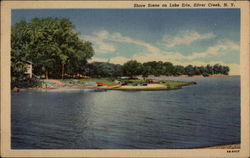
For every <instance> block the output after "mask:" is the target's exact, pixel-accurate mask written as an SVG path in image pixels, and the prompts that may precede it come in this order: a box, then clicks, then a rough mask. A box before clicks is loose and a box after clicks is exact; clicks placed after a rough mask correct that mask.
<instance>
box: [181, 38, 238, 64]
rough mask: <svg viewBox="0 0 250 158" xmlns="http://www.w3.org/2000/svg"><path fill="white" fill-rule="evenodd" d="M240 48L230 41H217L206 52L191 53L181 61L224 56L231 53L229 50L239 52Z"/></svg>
mask: <svg viewBox="0 0 250 158" xmlns="http://www.w3.org/2000/svg"><path fill="white" fill-rule="evenodd" d="M239 49H240V46H239V45H238V44H236V43H234V42H233V41H231V40H225V39H224V40H220V41H218V42H217V43H216V44H215V45H213V46H210V47H208V48H207V50H206V51H204V52H199V53H193V54H192V55H190V56H186V57H185V56H184V57H183V59H187V60H193V59H197V58H205V57H208V56H215V55H217V56H222V55H224V54H225V53H226V52H228V51H231V50H237V51H239Z"/></svg>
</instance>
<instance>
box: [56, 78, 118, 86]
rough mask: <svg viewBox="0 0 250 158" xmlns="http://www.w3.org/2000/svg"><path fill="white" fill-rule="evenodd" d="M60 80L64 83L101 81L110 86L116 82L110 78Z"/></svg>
mask: <svg viewBox="0 0 250 158" xmlns="http://www.w3.org/2000/svg"><path fill="white" fill-rule="evenodd" d="M60 81H61V82H63V83H72V84H81V83H87V82H101V83H105V84H107V85H109V86H112V85H115V84H116V83H115V82H113V81H112V79H110V78H86V79H63V80H60Z"/></svg>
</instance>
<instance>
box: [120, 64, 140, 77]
mask: <svg viewBox="0 0 250 158" xmlns="http://www.w3.org/2000/svg"><path fill="white" fill-rule="evenodd" d="M141 71H142V64H141V63H139V62H137V61H136V60H130V61H128V62H126V63H125V64H124V65H123V73H124V75H126V76H130V77H133V76H135V75H141Z"/></svg>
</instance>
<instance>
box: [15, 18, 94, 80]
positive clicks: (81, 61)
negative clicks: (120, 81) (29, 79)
mask: <svg viewBox="0 0 250 158" xmlns="http://www.w3.org/2000/svg"><path fill="white" fill-rule="evenodd" d="M11 45H12V54H11V55H12V57H13V58H15V59H13V61H14V60H18V61H19V59H18V56H20V52H21V54H22V56H23V57H22V58H23V60H29V61H32V62H33V63H34V72H35V73H37V75H42V74H44V76H45V77H46V78H49V75H52V76H53V77H56V78H59V77H61V78H63V77H64V74H65V73H69V74H77V73H81V71H82V67H84V66H85V64H86V63H87V59H89V58H91V57H92V56H93V55H94V50H93V48H92V45H91V43H90V42H86V41H82V40H81V39H80V38H79V34H78V33H77V32H75V30H74V26H73V25H72V23H71V22H70V21H69V20H68V19H60V18H44V19H38V18H35V19H32V20H31V21H30V22H25V21H21V22H19V23H17V24H15V25H14V26H13V27H12V32H11ZM18 54H19V55H18ZM12 65H13V68H15V66H14V65H15V63H14V62H12ZM13 71H15V70H13Z"/></svg>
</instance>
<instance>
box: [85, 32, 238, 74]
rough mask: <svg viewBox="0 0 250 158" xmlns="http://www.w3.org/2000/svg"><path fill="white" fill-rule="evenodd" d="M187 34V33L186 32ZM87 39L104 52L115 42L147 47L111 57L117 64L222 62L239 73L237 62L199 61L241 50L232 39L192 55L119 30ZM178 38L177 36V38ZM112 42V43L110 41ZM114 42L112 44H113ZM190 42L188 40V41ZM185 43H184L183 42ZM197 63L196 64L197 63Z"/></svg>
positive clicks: (220, 41) (100, 51) (93, 59)
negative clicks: (127, 55) (166, 48)
mask: <svg viewBox="0 0 250 158" xmlns="http://www.w3.org/2000/svg"><path fill="white" fill-rule="evenodd" d="M185 35H187V33H186V34H185ZM212 36H214V35H213V34H198V33H197V34H196V35H195V37H193V39H191V41H192V40H193V41H194V39H196V40H197V39H205V38H212ZM84 38H85V39H87V40H90V41H92V42H93V43H94V44H96V45H97V47H98V50H96V52H97V53H104V52H115V51H116V48H115V46H114V42H117V43H130V44H134V45H137V46H142V47H144V48H145V49H146V51H145V52H135V54H134V55H133V56H132V58H126V57H123V56H122V55H121V56H116V57H112V58H110V61H109V62H111V63H116V64H123V63H125V62H126V61H128V60H131V59H136V60H137V61H139V62H147V61H153V60H155V61H171V62H173V63H178V61H180V60H181V61H186V62H181V63H180V64H181V65H185V63H186V64H193V65H197V64H198V65H207V64H216V63H221V64H223V65H228V66H229V67H230V69H231V71H230V74H239V65H237V64H225V63H223V62H220V61H218V62H200V61H197V60H198V59H202V58H206V57H211V56H218V57H223V55H225V54H226V53H227V52H229V51H232V50H234V51H235V52H239V49H240V46H239V44H237V43H235V42H233V41H231V40H227V39H224V40H219V41H217V43H216V44H215V45H213V46H210V47H208V48H207V49H206V50H205V51H203V52H195V53H193V54H191V55H183V54H181V53H180V52H171V51H163V50H161V49H159V48H158V47H156V46H154V45H152V44H150V43H147V42H145V41H142V40H136V39H133V38H130V37H127V36H123V35H122V34H121V33H119V32H115V33H109V32H108V31H106V30H102V31H99V32H95V33H94V34H92V35H88V36H84ZM176 39H177V38H176ZM109 42H110V43H109ZM175 42H176V43H178V42H179V43H181V40H179V41H178V40H176V41H175ZM111 43H112V44H111ZM186 43H188V42H186ZM183 44H184V43H183ZM91 61H102V62H107V58H106V59H105V58H96V57H93V58H92V60H91ZM195 63H196V64H195Z"/></svg>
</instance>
